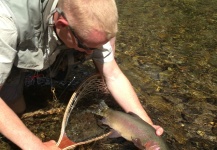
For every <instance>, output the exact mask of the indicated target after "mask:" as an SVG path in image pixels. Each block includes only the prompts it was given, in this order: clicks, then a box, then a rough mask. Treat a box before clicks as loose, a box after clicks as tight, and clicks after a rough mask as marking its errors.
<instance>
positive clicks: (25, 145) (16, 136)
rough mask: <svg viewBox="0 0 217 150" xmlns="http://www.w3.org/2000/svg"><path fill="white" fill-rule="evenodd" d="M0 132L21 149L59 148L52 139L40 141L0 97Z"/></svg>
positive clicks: (44, 149)
mask: <svg viewBox="0 0 217 150" xmlns="http://www.w3.org/2000/svg"><path fill="white" fill-rule="evenodd" d="M0 133H2V134H3V135H4V136H5V137H7V138H8V139H9V140H11V141H12V142H13V143H15V144H16V145H17V146H19V147H20V148H21V149H23V150H27V149H28V150H39V149H40V150H60V149H59V148H58V147H57V146H56V143H55V142H54V141H49V142H46V143H42V141H41V140H40V139H39V138H38V137H36V136H35V135H34V134H33V133H32V132H31V131H30V130H29V129H27V127H26V126H25V125H24V124H23V123H22V121H21V120H20V119H19V117H18V116H17V115H16V114H15V113H14V112H13V111H12V110H11V109H10V108H9V107H8V106H7V104H5V102H4V101H3V100H2V99H1V97H0Z"/></svg>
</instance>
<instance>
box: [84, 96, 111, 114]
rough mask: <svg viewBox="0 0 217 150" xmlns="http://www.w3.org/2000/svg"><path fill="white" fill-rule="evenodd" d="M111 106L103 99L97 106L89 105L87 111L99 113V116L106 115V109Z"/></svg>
mask: <svg viewBox="0 0 217 150" xmlns="http://www.w3.org/2000/svg"><path fill="white" fill-rule="evenodd" d="M108 108H109V107H108V106H107V105H106V103H105V101H104V100H102V101H101V102H100V103H99V105H98V106H97V107H96V106H95V107H89V108H88V110H87V112H90V113H93V114H96V115H99V116H104V112H105V110H107V109H108Z"/></svg>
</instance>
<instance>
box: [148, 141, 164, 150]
mask: <svg viewBox="0 0 217 150" xmlns="http://www.w3.org/2000/svg"><path fill="white" fill-rule="evenodd" d="M144 146H145V149H146V150H160V149H161V148H160V146H159V145H158V144H157V143H156V142H154V141H148V142H146V143H145V145H144Z"/></svg>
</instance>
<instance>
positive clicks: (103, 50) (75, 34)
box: [0, 0, 163, 150]
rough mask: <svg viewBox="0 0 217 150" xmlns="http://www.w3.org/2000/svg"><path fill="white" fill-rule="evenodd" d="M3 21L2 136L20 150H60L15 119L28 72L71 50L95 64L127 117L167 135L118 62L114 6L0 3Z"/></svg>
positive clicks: (81, 0)
mask: <svg viewBox="0 0 217 150" xmlns="http://www.w3.org/2000/svg"><path fill="white" fill-rule="evenodd" d="M0 16H1V17H0V68H1V70H0V132H1V133H2V134H3V135H5V136H6V137H7V138H8V139H10V140H11V141H12V142H14V143H15V144H16V145H18V146H19V147H20V148H22V149H24V150H25V149H30V150H39V149H40V150H46V149H53V150H55V149H59V148H58V147H57V146H56V144H55V142H54V141H49V142H45V143H42V142H41V140H40V139H38V138H37V137H36V136H35V135H33V134H32V133H31V132H30V131H29V130H28V129H27V128H26V127H25V125H24V124H23V123H22V122H21V120H20V119H19V118H18V117H17V115H16V113H17V114H20V113H22V112H23V111H24V110H25V101H24V98H23V95H22V90H23V89H22V86H23V78H24V72H25V70H27V69H32V70H44V69H47V68H48V67H49V66H50V65H51V64H53V63H54V61H55V59H56V57H57V55H60V54H61V53H64V51H66V50H69V49H70V50H71V51H80V52H83V53H84V54H86V55H87V56H89V57H91V58H92V59H93V60H94V63H95V65H96V66H97V68H98V70H99V72H100V73H101V74H102V75H103V76H104V78H105V81H106V83H107V86H108V88H109V90H110V92H111V94H112V95H113V97H114V98H115V99H116V101H117V102H118V103H119V104H120V106H121V107H122V108H123V109H124V110H125V111H126V112H134V113H135V114H137V115H138V116H140V117H141V118H142V119H144V120H145V121H146V122H148V123H149V124H151V125H152V126H153V127H155V129H156V134H157V135H161V134H162V133H163V129H162V128H161V127H159V126H155V125H153V123H152V121H151V119H150V118H149V117H148V115H147V114H146V112H145V110H144V109H143V107H142V105H141V104H140V102H139V100H138V97H137V95H136V93H135V92H134V90H133V88H132V86H131V84H130V82H129V81H128V79H127V78H126V77H125V75H124V74H123V73H122V71H121V70H120V69H119V67H118V65H117V63H116V61H115V60H114V52H115V35H116V32H117V21H118V15H117V8H116V4H115V1H114V0H59V1H58V0H34V1H31V0H16V1H13V0H7V1H5V0H0ZM72 49H74V50H72ZM14 112H15V113H14Z"/></svg>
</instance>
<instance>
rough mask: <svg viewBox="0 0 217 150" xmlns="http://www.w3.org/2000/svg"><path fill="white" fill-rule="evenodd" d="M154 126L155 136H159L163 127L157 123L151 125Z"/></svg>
mask: <svg viewBox="0 0 217 150" xmlns="http://www.w3.org/2000/svg"><path fill="white" fill-rule="evenodd" d="M152 127H154V128H155V130H156V134H157V136H161V135H162V134H163V132H164V129H163V128H162V127H161V126H158V125H152Z"/></svg>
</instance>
